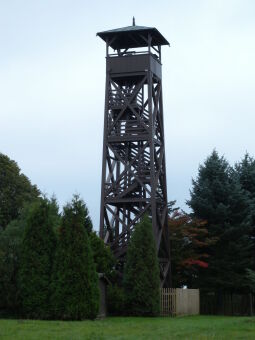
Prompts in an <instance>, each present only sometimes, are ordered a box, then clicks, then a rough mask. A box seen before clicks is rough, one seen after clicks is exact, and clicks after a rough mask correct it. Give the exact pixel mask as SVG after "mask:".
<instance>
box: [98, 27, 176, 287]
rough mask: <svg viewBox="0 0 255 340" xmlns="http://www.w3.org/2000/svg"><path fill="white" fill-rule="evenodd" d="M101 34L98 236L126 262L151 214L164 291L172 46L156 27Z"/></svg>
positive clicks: (167, 277)
mask: <svg viewBox="0 0 255 340" xmlns="http://www.w3.org/2000/svg"><path fill="white" fill-rule="evenodd" d="M98 35H99V37H101V38H102V39H103V40H104V41H105V42H106V88H105V115H104V140H103V163H102V188H101V216H100V236H101V238H103V239H104V241H105V243H108V244H110V245H111V248H112V250H113V252H114V254H115V256H116V257H117V258H118V260H119V263H123V262H124V261H125V255H126V251H127V247H128V241H129V238H130V235H131V233H132V230H133V229H134V227H135V225H136V224H137V222H139V220H140V219H141V217H142V216H143V215H144V214H145V213H147V214H149V216H150V217H151V220H152V226H153V232H154V237H155V241H156V247H157V251H158V257H159V262H160V272H161V286H162V287H163V286H166V287H167V286H169V284H170V275H169V273H170V254H169V238H168V228H167V188H166V164H165V141H164V121H163V98H162V74H161V72H162V71H161V66H162V65H161V46H162V45H169V43H168V42H167V40H166V39H165V38H164V37H163V36H162V35H161V33H160V32H159V31H158V30H157V29H156V28H151V27H143V26H136V25H135V24H134V23H133V26H128V27H124V28H120V29H115V30H110V31H105V32H100V33H98ZM141 49H142V50H141ZM110 52H112V53H110Z"/></svg>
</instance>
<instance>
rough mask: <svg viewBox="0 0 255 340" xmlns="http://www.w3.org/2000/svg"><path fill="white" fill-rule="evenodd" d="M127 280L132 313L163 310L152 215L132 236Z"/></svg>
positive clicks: (130, 311)
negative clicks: (160, 307) (160, 306)
mask: <svg viewBox="0 0 255 340" xmlns="http://www.w3.org/2000/svg"><path fill="white" fill-rule="evenodd" d="M123 281H124V291H125V301H126V302H125V305H126V312H127V313H128V314H129V315H141V316H142V315H143V316H155V315H157V314H158V313H159V288H160V278H159V264H158V259H157V253H156V247H155V241H154V237H153V232H152V224H151V221H150V219H149V217H148V216H145V217H144V218H143V219H142V221H141V222H140V223H139V224H137V225H136V227H135V230H134V232H133V234H132V236H131V240H130V243H129V246H128V251H127V262H126V265H125V268H124V277H123Z"/></svg>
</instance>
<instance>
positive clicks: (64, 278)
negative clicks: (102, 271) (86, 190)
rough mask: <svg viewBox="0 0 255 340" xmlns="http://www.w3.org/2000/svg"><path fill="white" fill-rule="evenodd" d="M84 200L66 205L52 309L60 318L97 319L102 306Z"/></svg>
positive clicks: (54, 280) (78, 199)
mask: <svg viewBox="0 0 255 340" xmlns="http://www.w3.org/2000/svg"><path fill="white" fill-rule="evenodd" d="M82 202H83V201H82V200H81V199H80V198H79V197H78V196H74V198H73V200H72V202H71V203H69V204H67V205H66V206H65V207H64V213H63V218H62V224H61V227H60V228H59V237H58V246H57V250H56V256H55V264H54V272H53V278H52V300H51V304H52V311H53V315H54V317H55V318H57V319H63V320H82V319H86V318H89V319H94V318H95V317H96V316H97V313H98V308H99V288H98V275H97V273H96V269H95V264H94V260H93V254H92V251H91V247H90V243H89V237H88V234H87V231H86V229H85V228H84V223H83V222H84V205H83V203H82Z"/></svg>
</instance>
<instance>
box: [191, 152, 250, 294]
mask: <svg viewBox="0 0 255 340" xmlns="http://www.w3.org/2000/svg"><path fill="white" fill-rule="evenodd" d="M249 202H250V201H249V197H248V195H247V193H246V192H245V190H244V189H243V188H242V186H241V184H240V181H239V178H238V176H237V174H236V172H235V171H234V170H233V169H232V168H231V167H230V166H229V164H228V162H227V161H226V159H225V158H224V157H220V156H219V155H218V153H217V152H216V151H215V150H214V151H213V153H212V154H211V155H210V156H209V157H208V158H207V160H206V161H205V163H204V165H201V166H200V167H199V172H198V177H197V180H193V187H192V191H191V199H190V200H189V201H188V204H189V206H190V207H191V209H192V210H193V215H194V217H196V218H200V219H204V220H206V221H207V222H208V223H207V228H208V236H209V237H213V238H216V239H217V242H216V243H215V244H213V245H211V246H209V247H208V249H205V251H206V252H207V253H208V254H209V256H210V257H209V265H208V270H207V271H206V273H204V275H203V276H201V277H200V280H199V282H200V287H204V288H210V287H211V288H214V289H217V290H228V291H235V290H238V289H239V290H242V289H245V287H246V281H245V280H244V277H245V269H246V268H250V266H251V258H252V256H251V248H252V241H251V238H250V237H249V234H250V229H251V214H250V203H249ZM230 278H231V280H230Z"/></svg>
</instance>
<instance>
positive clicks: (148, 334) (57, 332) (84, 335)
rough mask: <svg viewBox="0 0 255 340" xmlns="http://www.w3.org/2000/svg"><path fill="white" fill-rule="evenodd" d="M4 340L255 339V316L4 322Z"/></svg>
mask: <svg viewBox="0 0 255 340" xmlns="http://www.w3.org/2000/svg"><path fill="white" fill-rule="evenodd" d="M0 339H1V340H4V339H10V340H29V339H33V340H36V339H38V340H39V339H40V340H44V339H68V340H71V339H93V340H94V339H95V340H96V339H188V340H190V339H195V340H198V339H217V340H218V339H228V340H232V339H242V340H243V339H255V317H254V318H251V317H228V316H186V317H178V318H163V317H160V318H131V317H125V318H124V317H115V318H114V317H111V318H106V319H104V320H96V321H81V322H78V321H73V322H63V321H31V320H3V319H1V320H0Z"/></svg>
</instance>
